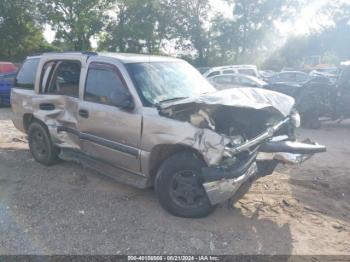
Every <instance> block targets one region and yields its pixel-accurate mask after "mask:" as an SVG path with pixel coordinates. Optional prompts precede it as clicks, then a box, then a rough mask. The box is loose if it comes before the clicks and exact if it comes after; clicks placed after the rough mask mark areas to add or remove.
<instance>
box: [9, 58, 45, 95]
mask: <svg viewBox="0 0 350 262" xmlns="http://www.w3.org/2000/svg"><path fill="white" fill-rule="evenodd" d="M39 60H40V59H39V58H35V59H28V60H26V61H25V62H24V64H23V66H22V67H21V69H20V70H19V72H18V74H17V77H16V79H15V87H16V88H22V89H29V90H34V84H35V77H36V70H37V69H38V65H39Z"/></svg>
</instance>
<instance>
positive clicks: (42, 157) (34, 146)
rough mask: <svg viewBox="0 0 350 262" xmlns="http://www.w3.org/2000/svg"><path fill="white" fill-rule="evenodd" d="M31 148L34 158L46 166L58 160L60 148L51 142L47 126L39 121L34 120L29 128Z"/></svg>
mask: <svg viewBox="0 0 350 262" xmlns="http://www.w3.org/2000/svg"><path fill="white" fill-rule="evenodd" d="M28 141H29V149H30V152H31V153H32V155H33V157H34V159H35V160H36V161H37V162H39V163H41V164H43V165H46V166H50V165H52V164H54V163H56V162H57V160H58V154H59V149H58V148H57V147H55V146H54V145H53V144H52V142H51V137H50V134H49V132H48V130H47V128H46V127H45V126H44V125H43V124H41V123H39V122H33V123H32V124H30V126H29V128H28Z"/></svg>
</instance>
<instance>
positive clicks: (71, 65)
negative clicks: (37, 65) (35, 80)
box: [47, 61, 80, 97]
mask: <svg viewBox="0 0 350 262" xmlns="http://www.w3.org/2000/svg"><path fill="white" fill-rule="evenodd" d="M79 79H80V63H79V62H73V61H69V62H58V64H57V70H56V71H55V73H54V75H53V78H52V79H51V81H50V87H49V89H48V91H47V93H49V94H57V95H66V96H72V97H78V96H79Z"/></svg>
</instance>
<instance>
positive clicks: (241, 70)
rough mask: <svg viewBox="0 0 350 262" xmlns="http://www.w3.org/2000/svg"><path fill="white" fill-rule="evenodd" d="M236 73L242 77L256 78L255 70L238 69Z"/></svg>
mask: <svg viewBox="0 0 350 262" xmlns="http://www.w3.org/2000/svg"><path fill="white" fill-rule="evenodd" d="M238 73H240V74H242V75H249V76H256V73H255V70H253V69H239V70H238Z"/></svg>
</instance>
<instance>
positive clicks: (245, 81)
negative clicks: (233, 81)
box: [240, 77, 258, 87]
mask: <svg viewBox="0 0 350 262" xmlns="http://www.w3.org/2000/svg"><path fill="white" fill-rule="evenodd" d="M240 81H241V85H243V86H251V87H256V86H258V85H257V83H256V82H254V81H253V80H251V79H249V78H246V77H241V78H240Z"/></svg>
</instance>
